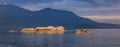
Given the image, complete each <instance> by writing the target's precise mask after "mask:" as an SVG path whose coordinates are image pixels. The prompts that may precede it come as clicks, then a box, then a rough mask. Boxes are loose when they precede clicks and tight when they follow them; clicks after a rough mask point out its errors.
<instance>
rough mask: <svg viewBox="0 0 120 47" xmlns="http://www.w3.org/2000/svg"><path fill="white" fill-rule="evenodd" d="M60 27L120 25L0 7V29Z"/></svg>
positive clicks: (59, 12) (64, 13)
mask: <svg viewBox="0 0 120 47" xmlns="http://www.w3.org/2000/svg"><path fill="white" fill-rule="evenodd" d="M60 25H61V26H64V27H66V28H120V25H116V24H107V23H98V22H95V21H92V20H90V19H88V18H83V17H79V16H77V15H76V14H74V13H73V12H70V11H65V10H57V9H51V8H45V9H42V10H39V11H34V12H32V11H29V10H26V9H23V8H20V7H18V6H15V5H11V4H7V5H0V28H19V27H21V28H23V27H37V26H60Z"/></svg>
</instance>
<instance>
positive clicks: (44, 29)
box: [20, 26, 65, 33]
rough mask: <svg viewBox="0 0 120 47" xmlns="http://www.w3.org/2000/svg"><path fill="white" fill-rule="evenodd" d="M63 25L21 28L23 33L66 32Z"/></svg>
mask: <svg viewBox="0 0 120 47" xmlns="http://www.w3.org/2000/svg"><path fill="white" fill-rule="evenodd" d="M64 31H65V29H64V27H63V26H58V27H54V26H48V27H36V28H23V29H21V30H20V32H22V33H64Z"/></svg>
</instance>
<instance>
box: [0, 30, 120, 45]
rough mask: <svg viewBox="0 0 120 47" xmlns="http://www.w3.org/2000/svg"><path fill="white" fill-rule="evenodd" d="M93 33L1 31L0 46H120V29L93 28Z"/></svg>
mask: <svg viewBox="0 0 120 47" xmlns="http://www.w3.org/2000/svg"><path fill="white" fill-rule="evenodd" d="M91 31H92V34H73V33H72V32H71V31H67V32H66V33H64V34H22V33H2V32H1V33H0V47H120V29H91Z"/></svg>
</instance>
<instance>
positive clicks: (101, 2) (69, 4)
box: [0, 0, 120, 22]
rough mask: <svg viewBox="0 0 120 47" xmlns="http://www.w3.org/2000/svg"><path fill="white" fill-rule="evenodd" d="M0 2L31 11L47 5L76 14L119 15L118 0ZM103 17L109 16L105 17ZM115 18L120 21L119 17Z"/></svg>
mask: <svg viewBox="0 0 120 47" xmlns="http://www.w3.org/2000/svg"><path fill="white" fill-rule="evenodd" d="M0 2H6V3H8V4H14V5H17V6H20V7H22V8H25V9H28V10H31V11H37V10H41V9H43V8H47V7H49V8H53V9H62V10H68V11H72V12H74V13H76V14H77V15H78V16H88V17H89V16H95V17H96V16H110V17H114V16H119V15H120V0H0ZM111 15H112V16H111ZM89 18H93V17H89ZM116 18H117V17H114V19H116ZM93 19H97V18H93ZM101 19H102V18H101ZM104 19H110V18H107V17H106V18H104ZM111 19H113V18H111ZM117 20H118V21H119V22H120V17H119V19H117ZM103 21H104V20H103Z"/></svg>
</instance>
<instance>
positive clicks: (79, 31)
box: [73, 29, 91, 34]
mask: <svg viewBox="0 0 120 47" xmlns="http://www.w3.org/2000/svg"><path fill="white" fill-rule="evenodd" d="M73 33H75V34H83V33H91V31H90V30H86V29H83V30H80V29H76V30H74V31H73Z"/></svg>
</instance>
